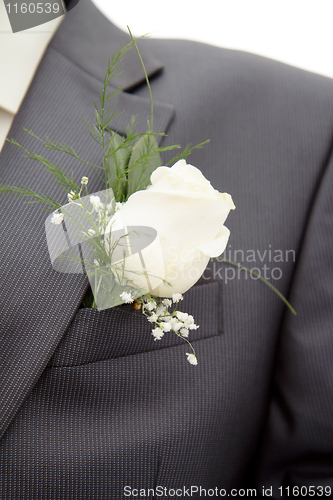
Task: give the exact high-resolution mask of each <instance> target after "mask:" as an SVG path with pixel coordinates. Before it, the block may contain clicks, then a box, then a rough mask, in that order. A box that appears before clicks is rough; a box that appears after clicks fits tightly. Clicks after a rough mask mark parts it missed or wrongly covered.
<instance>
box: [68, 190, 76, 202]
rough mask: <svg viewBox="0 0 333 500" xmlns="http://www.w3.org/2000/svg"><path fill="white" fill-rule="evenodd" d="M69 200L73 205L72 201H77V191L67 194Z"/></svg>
mask: <svg viewBox="0 0 333 500" xmlns="http://www.w3.org/2000/svg"><path fill="white" fill-rule="evenodd" d="M67 198H68V201H69V203H71V202H72V201H74V200H76V198H78V195H77V194H76V192H75V191H73V190H71V191H70V192H69V193H68V194H67Z"/></svg>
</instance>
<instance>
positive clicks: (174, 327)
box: [170, 317, 184, 332]
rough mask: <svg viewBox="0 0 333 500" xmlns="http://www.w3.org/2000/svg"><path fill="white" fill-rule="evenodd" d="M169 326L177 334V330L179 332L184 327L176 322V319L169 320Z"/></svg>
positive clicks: (179, 322)
mask: <svg viewBox="0 0 333 500" xmlns="http://www.w3.org/2000/svg"><path fill="white" fill-rule="evenodd" d="M170 324H171V328H172V330H173V331H175V332H178V330H180V329H181V328H182V327H183V326H184V325H183V323H182V322H181V321H178V319H177V318H174V317H173V318H171V319H170Z"/></svg>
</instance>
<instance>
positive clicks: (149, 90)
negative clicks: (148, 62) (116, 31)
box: [127, 26, 153, 132]
mask: <svg viewBox="0 0 333 500" xmlns="http://www.w3.org/2000/svg"><path fill="white" fill-rule="evenodd" d="M127 29H128V31H129V34H130V37H131V38H132V42H133V45H134V47H135V50H136V52H137V54H138V57H139V59H140V63H141V66H142V69H143V72H144V74H145V78H146V82H147V87H148V92H149V101H150V123H149V132H152V131H153V96H152V93H151V88H150V83H149V78H148V75H147V71H146V68H145V65H144V63H143V60H142V57H141V54H140V52H139V49H138V46H137V44H136V43H135V40H134V38H133V35H132V32H131V30H130V29H129V26H127Z"/></svg>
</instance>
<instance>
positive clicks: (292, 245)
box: [0, 0, 333, 500]
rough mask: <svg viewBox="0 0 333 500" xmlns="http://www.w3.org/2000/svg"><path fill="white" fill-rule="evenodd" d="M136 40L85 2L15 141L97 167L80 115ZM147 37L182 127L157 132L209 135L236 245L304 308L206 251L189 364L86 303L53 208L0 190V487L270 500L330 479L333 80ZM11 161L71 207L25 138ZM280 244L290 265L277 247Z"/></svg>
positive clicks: (130, 323)
mask: <svg viewBox="0 0 333 500" xmlns="http://www.w3.org/2000/svg"><path fill="white" fill-rule="evenodd" d="M122 41H123V35H122V34H120V33H119V32H118V30H117V29H116V28H115V27H113V26H112V25H110V24H109V23H108V22H107V21H106V20H105V19H104V18H103V16H101V14H99V13H98V12H97V11H96V9H95V8H94V7H93V6H92V5H91V4H90V3H89V2H88V1H85V0H81V1H80V2H79V4H78V5H77V6H76V7H75V9H73V10H72V11H71V12H70V13H68V15H67V16H66V18H65V20H64V22H63V24H62V25H61V27H60V30H59V32H58V33H57V34H56V36H55V37H54V39H53V40H52V42H51V45H50V47H49V49H48V52H47V54H46V55H45V57H44V59H43V61H42V63H41V66H40V68H39V70H38V73H37V75H36V77H35V80H34V82H33V84H32V86H31V89H30V91H29V93H28V95H27V96H26V98H25V100H24V103H23V105H22V108H21V109H20V112H19V114H18V116H17V117H16V119H15V122H14V125H13V127H12V130H11V132H10V137H15V138H16V139H17V140H18V142H21V143H23V144H24V145H25V146H26V147H28V148H29V149H34V150H36V149H37V150H38V151H40V149H39V148H40V146H39V145H38V144H36V143H35V142H34V141H33V140H32V138H31V137H29V136H26V134H24V133H23V132H22V126H25V127H26V128H28V129H32V130H34V132H35V133H37V135H40V136H44V135H48V136H50V137H51V138H52V139H57V140H61V141H62V140H63V141H66V142H67V143H69V144H72V145H73V146H74V149H76V150H77V151H78V152H79V153H80V156H82V157H84V158H88V159H89V161H91V162H92V163H98V162H99V161H100V151H99V149H98V145H96V143H94V141H92V140H91V141H90V142H89V141H88V140H87V130H86V129H85V127H84V125H83V123H82V121H81V120H80V118H79V117H80V116H82V117H83V118H84V119H86V120H87V121H88V122H90V123H91V122H92V120H93V108H92V100H93V99H94V98H96V97H97V96H98V91H99V89H100V88H101V85H102V78H103V76H104V72H105V66H106V64H107V61H106V58H107V57H108V55H111V52H112V51H113V50H115V51H117V50H118V49H119V46H120V44H121V42H122ZM142 46H143V47H144V50H145V57H146V59H147V61H148V63H147V66H149V65H150V73H151V76H152V78H151V85H152V91H153V96H154V100H155V103H156V105H155V109H156V115H155V120H154V121H155V130H156V131H159V132H163V131H166V133H167V134H168V136H167V137H166V138H164V139H163V142H162V144H163V145H167V144H174V143H180V144H182V145H183V146H184V145H185V144H186V143H187V142H192V143H198V142H201V141H202V140H204V139H206V138H210V139H211V142H210V144H209V145H208V146H206V147H205V148H204V149H202V150H196V151H195V152H194V153H193V155H192V156H191V160H190V161H191V163H193V164H194V165H196V166H197V167H199V168H200V169H201V170H202V171H203V173H204V174H205V175H206V177H207V178H208V179H210V180H211V182H212V184H213V186H214V187H215V188H216V189H219V190H220V191H226V192H229V193H231V194H232V196H233V199H234V201H235V204H236V206H237V209H236V211H235V213H232V214H231V215H230V216H229V219H228V223H227V225H228V226H229V228H230V229H231V239H230V245H228V247H227V252H231V257H233V256H234V254H233V253H232V251H233V250H235V249H237V250H240V251H243V257H244V259H243V260H245V264H246V265H248V266H249V264H248V263H247V262H246V255H247V253H246V252H247V251H249V250H253V251H255V254H256V261H255V262H254V263H253V264H252V265H251V266H250V267H257V268H258V267H259V268H262V266H263V264H267V265H268V267H269V268H270V269H271V268H274V267H279V268H280V269H281V272H282V276H281V277H280V279H279V280H277V281H275V282H274V284H276V285H277V286H278V288H279V290H280V291H281V292H282V293H283V294H285V295H287V296H288V298H290V300H291V301H292V303H293V305H294V306H295V308H296V310H297V313H298V315H297V316H296V317H293V316H292V315H291V314H290V313H289V312H288V311H286V310H285V307H284V305H283V303H282V302H281V301H280V300H279V299H278V298H277V297H276V296H275V295H274V294H273V293H271V292H270V291H269V290H268V289H267V288H266V287H265V286H264V285H263V284H262V283H260V282H258V281H255V280H253V279H251V278H249V276H247V275H245V273H241V274H240V276H239V279H238V277H237V275H236V277H235V279H230V280H228V281H227V282H226V280H225V277H226V274H225V273H226V267H225V265H224V264H222V263H216V262H215V263H213V262H211V263H210V264H209V266H208V268H207V270H206V272H205V274H204V276H203V277H202V278H201V280H200V281H199V283H198V284H197V285H196V286H195V288H194V290H192V291H190V292H189V293H188V296H187V298H186V301H187V304H186V303H185V301H184V304H183V306H184V307H185V310H187V311H188V312H191V313H192V314H193V315H194V316H195V317H197V318H198V322H199V323H200V329H199V330H198V331H197V332H195V336H193V338H195V342H194V346H195V348H196V352H197V355H198V358H199V365H198V366H197V367H191V366H190V365H189V364H188V363H187V362H186V359H185V352H186V350H187V348H186V346H184V345H179V344H178V343H177V342H176V341H175V339H173V338H171V336H170V338H167V337H166V338H165V340H163V342H161V343H159V342H154V340H153V337H152V336H151V335H150V330H149V328H148V326H149V325H147V324H146V323H145V322H144V321H143V318H141V317H140V318H138V314H137V312H135V311H133V310H131V308H130V307H127V306H125V307H123V308H122V309H120V310H119V309H117V310H109V311H104V312H102V313H99V312H98V311H91V310H82V309H78V307H79V304H80V300H81V298H82V296H83V294H84V291H85V289H86V284H87V282H86V280H85V279H84V278H83V277H82V276H81V277H80V276H68V275H60V274H57V273H55V271H53V270H52V269H51V265H50V262H49V260H48V255H47V247H46V242H45V237H44V233H43V225H44V218H45V215H44V213H43V212H42V210H39V208H38V207H36V206H28V207H27V206H24V207H23V205H22V203H21V202H20V201H16V202H13V201H12V200H9V199H8V200H7V199H6V200H5V201H2V202H1V209H2V210H3V213H4V215H2V219H1V247H2V248H1V255H2V256H4V257H3V260H2V264H1V274H2V277H1V279H2V282H1V290H2V292H1V293H2V301H1V319H2V321H1V324H2V327H1V328H2V336H3V337H2V346H3V348H2V353H1V358H0V359H1V367H2V368H3V372H2V373H3V375H2V376H3V378H2V382H1V388H0V401H1V417H2V429H3V438H2V441H1V445H0V498H1V499H4V500H9V499H11V500H12V499H20V500H21V499H24V500H30V499H31V500H39V499H40V500H45V499H52V500H55V499H62V498H66V499H80V500H81V499H87V500H88V499H89V500H95V499H96V498H98V499H99V500H100V499H105V500H108V499H118V498H126V496H125V494H124V487H125V486H126V485H129V486H131V487H132V488H148V487H149V488H154V487H156V486H157V485H163V486H165V487H168V488H181V487H183V486H190V485H198V486H202V487H203V488H215V487H218V488H225V489H226V490H227V492H229V491H230V489H231V488H240V487H242V486H244V487H256V488H258V496H259V494H260V493H261V492H262V485H265V486H266V487H269V486H273V488H274V493H273V498H281V495H280V492H279V490H278V489H277V488H278V487H279V486H283V487H286V486H290V487H291V486H294V485H297V486H302V485H318V486H320V485H322V486H325V485H331V486H332V487H333V424H332V422H333V384H332V374H331V371H332V363H331V359H332V350H333V340H332V314H333V300H332V299H333V297H332V294H333V291H332V283H333V279H332V278H333V276H332V273H333V264H332V258H331V257H332V249H331V247H332V245H331V238H332V237H331V235H332V226H333V215H332V196H331V193H332V184H333V179H332V175H331V173H332V159H331V156H332V130H333V82H332V80H330V79H328V78H324V77H320V76H317V75H314V74H311V73H307V72H304V71H301V70H297V69H294V68H291V67H289V66H286V65H283V64H279V63H276V62H273V61H270V60H267V59H264V58H261V57H257V56H254V55H250V54H246V53H242V52H237V51H229V50H222V49H219V48H215V47H211V46H208V45H203V44H197V43H193V42H185V41H166V40H146V41H144V42H142ZM80 47H81V48H82V47H83V48H84V50H80ZM131 57H132V56H130V58H131ZM128 61H129V67H128V66H126V63H125V61H124V74H123V76H122V78H123V79H122V83H123V84H124V85H125V92H124V94H123V96H122V98H121V99H122V101H121V106H123V107H124V109H125V113H126V114H125V113H124V115H122V116H124V117H125V118H127V117H128V116H131V115H132V114H136V110H139V111H140V118H141V120H142V121H141V122H140V123H139V126H140V127H144V123H145V120H146V118H147V117H148V116H149V101H148V99H147V98H148V94H147V89H146V87H145V85H143V84H142V75H141V76H139V73H138V69H137V70H134V67H133V66H132V64H136V63H132V59H128ZM161 65H163V70H162V71H159V70H160V68H161ZM158 71H159V72H158ZM119 109H120V105H119ZM125 118H124V120H123V121H121V120H122V118H119V120H120V121H119V122H118V123H117V128H118V129H119V131H123V132H124V131H125V130H124V125H125V124H126V121H125ZM48 156H49V157H50V158H51V159H53V160H54V161H57V162H59V164H60V163H61V165H62V166H64V168H65V169H67V170H71V169H73V172H74V175H75V176H76V178H78V179H79V178H80V176H82V175H88V176H89V179H90V180H89V187H90V191H91V192H92V191H93V190H98V189H100V187H101V186H100V184H99V180H98V178H97V177H96V176H94V172H93V170H92V169H90V168H88V166H86V165H83V164H81V163H79V162H76V161H73V159H71V158H68V157H65V158H63V157H60V156H59V155H58V154H57V153H56V152H50V153H49V154H48ZM169 156H170V155H165V160H166V161H167V160H168V159H169ZM0 161H1V172H2V174H1V175H2V177H1V182H2V183H7V184H10V183H12V184H17V183H22V184H27V185H31V186H34V188H38V189H40V190H41V191H47V192H50V191H51V192H52V195H53V196H54V197H55V198H56V199H57V200H59V201H62V202H64V201H65V195H64V193H62V192H61V191H60V190H57V188H56V187H55V186H54V185H52V184H51V182H50V178H49V177H48V176H47V175H45V174H43V173H42V172H41V170H40V167H39V166H38V165H36V164H35V163H33V162H31V161H29V160H27V159H24V158H22V156H21V154H20V152H19V150H18V149H15V148H14V146H11V145H9V144H7V145H6V146H5V148H4V150H3V152H2V154H1V157H0ZM274 250H280V251H281V252H282V255H283V259H282V261H280V262H276V261H274V260H273V259H270V256H269V251H271V252H274ZM290 250H294V251H295V258H293V253H289V254H288V253H287V252H288V251H290ZM258 251H259V254H258ZM265 251H266V253H265ZM273 255H274V253H273ZM287 255H288V256H289V258H287V257H286V256H287ZM237 256H238V260H241V257H242V253H241V252H239V253H238V254H237ZM239 256H240V257H239ZM227 257H228V254H227ZM228 276H231V274H229V275H228ZM272 282H273V281H272ZM127 498H128V497H127ZM147 498H149V496H148V495H147ZM152 498H153V497H152ZM166 498H168V497H167V496H166ZM184 498H186V496H184ZM192 498H199V495H198V494H197V495H195V494H194V495H193V496H192ZM201 498H202V497H201Z"/></svg>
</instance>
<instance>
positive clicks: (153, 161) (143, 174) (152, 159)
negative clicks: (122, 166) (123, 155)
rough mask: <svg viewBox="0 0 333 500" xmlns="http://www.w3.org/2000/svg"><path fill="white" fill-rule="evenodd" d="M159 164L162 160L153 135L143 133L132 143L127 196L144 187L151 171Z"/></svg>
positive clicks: (147, 182) (148, 180)
mask: <svg viewBox="0 0 333 500" xmlns="http://www.w3.org/2000/svg"><path fill="white" fill-rule="evenodd" d="M161 165H162V160H161V156H160V154H159V152H158V144H157V142H156V139H155V137H154V136H152V135H150V134H146V135H143V136H142V137H141V138H140V139H139V140H138V142H136V143H135V144H134V147H133V151H132V155H131V158H130V161H129V164H128V196H130V195H131V194H133V193H135V192H136V191H139V190H140V189H145V188H146V187H147V186H148V184H149V182H150V176H151V174H152V172H153V171H154V170H156V168H157V167H160V166H161Z"/></svg>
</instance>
